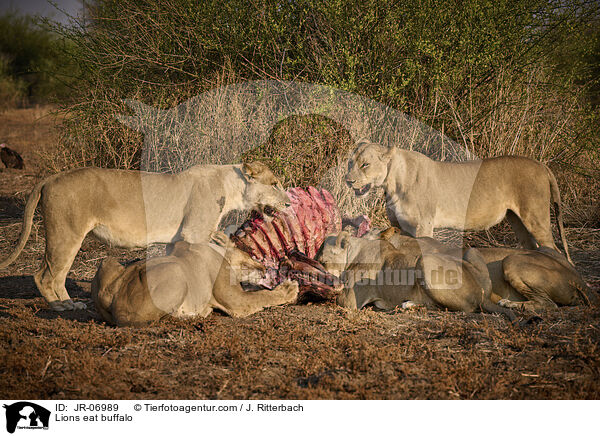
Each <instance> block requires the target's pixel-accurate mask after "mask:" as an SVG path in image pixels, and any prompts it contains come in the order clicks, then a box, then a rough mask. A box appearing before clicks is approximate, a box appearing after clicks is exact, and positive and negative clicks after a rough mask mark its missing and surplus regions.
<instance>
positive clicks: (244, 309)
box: [211, 280, 298, 317]
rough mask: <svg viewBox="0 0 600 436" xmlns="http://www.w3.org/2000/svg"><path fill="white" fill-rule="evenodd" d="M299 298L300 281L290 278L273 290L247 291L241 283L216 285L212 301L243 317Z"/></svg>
mask: <svg viewBox="0 0 600 436" xmlns="http://www.w3.org/2000/svg"><path fill="white" fill-rule="evenodd" d="M297 298H298V283H297V282H292V281H289V280H288V281H285V282H283V283H282V284H280V285H279V286H277V287H276V288H275V289H273V290H272V291H255V292H246V291H244V290H243V289H242V287H241V286H240V285H229V284H225V285H222V286H215V288H214V289H213V298H212V301H211V303H212V305H213V307H215V308H217V309H220V310H222V311H223V312H225V313H227V314H228V315H231V316H235V317H242V316H248V315H251V314H253V313H256V312H258V311H260V310H262V309H264V308H265V307H270V306H278V305H280V304H286V303H293V302H294V301H296V299H297Z"/></svg>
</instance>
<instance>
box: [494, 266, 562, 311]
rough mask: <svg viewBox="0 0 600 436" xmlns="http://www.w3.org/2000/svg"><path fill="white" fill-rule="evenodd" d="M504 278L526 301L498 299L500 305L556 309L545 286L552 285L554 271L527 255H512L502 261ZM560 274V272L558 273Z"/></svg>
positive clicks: (527, 308) (532, 308) (529, 308)
mask: <svg viewBox="0 0 600 436" xmlns="http://www.w3.org/2000/svg"><path fill="white" fill-rule="evenodd" d="M502 269H503V271H504V278H505V280H506V281H507V282H508V283H509V284H510V286H512V287H513V288H514V289H515V290H516V291H517V292H518V293H519V294H521V295H523V297H525V298H526V300H527V301H524V302H520V301H519V302H517V301H510V300H508V299H503V300H500V302H499V303H498V304H499V305H500V306H504V307H511V308H521V309H526V310H536V309H556V308H557V307H558V306H557V305H556V303H555V302H554V301H553V300H552V298H551V297H550V295H549V292H548V290H547V289H546V288H548V286H552V282H553V281H554V280H555V278H556V277H555V275H556V274H557V273H556V271H554V270H552V269H547V268H544V267H542V266H541V265H539V264H537V263H535V261H532V260H530V256H528V255H518V254H517V255H512V256H508V257H507V258H505V259H504V260H503V262H502ZM558 275H559V276H560V273H558Z"/></svg>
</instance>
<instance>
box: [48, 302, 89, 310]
mask: <svg viewBox="0 0 600 436" xmlns="http://www.w3.org/2000/svg"><path fill="white" fill-rule="evenodd" d="M60 303H61V304H62V307H63V308H62V309H54V310H83V309H87V306H86V304H85V303H82V302H80V301H77V302H75V301H73V300H63V301H61V302H60Z"/></svg>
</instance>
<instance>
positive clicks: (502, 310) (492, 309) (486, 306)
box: [481, 298, 517, 322]
mask: <svg viewBox="0 0 600 436" xmlns="http://www.w3.org/2000/svg"><path fill="white" fill-rule="evenodd" d="M481 309H483V311H484V312H487V313H499V314H501V315H504V316H506V317H507V318H508V319H509V321H510V322H513V321H514V320H515V319H517V316H516V315H515V313H514V312H513V311H512V310H510V309H508V308H506V307H502V306H500V305H498V304H495V303H492V302H491V301H487V300H486V299H485V298H484V299H483V301H482V302H481Z"/></svg>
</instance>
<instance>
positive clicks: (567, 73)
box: [51, 0, 600, 209]
mask: <svg viewBox="0 0 600 436" xmlns="http://www.w3.org/2000/svg"><path fill="white" fill-rule="evenodd" d="M88 15H89V16H90V17H91V21H90V22H89V23H85V25H84V24H83V23H82V24H81V25H76V26H73V27H69V28H65V27H57V28H56V29H55V31H57V33H59V34H60V35H61V36H62V37H63V38H65V39H66V40H68V41H69V43H70V45H69V46H67V47H65V52H64V55H63V56H66V57H68V58H69V59H73V61H74V62H75V63H76V64H77V66H78V68H79V70H80V77H79V79H80V80H79V81H78V82H77V84H76V85H75V89H74V90H73V92H72V93H71V98H72V100H71V102H70V104H67V105H65V110H66V111H67V112H68V121H67V123H66V124H65V131H64V140H63V141H62V146H63V148H62V150H61V153H59V154H58V155H56V156H54V157H53V158H52V162H51V165H52V166H53V167H54V168H55V169H63V168H66V167H72V166H82V165H99V166H108V167H127V168H130V167H134V168H135V167H140V165H141V164H142V160H143V159H144V157H143V153H142V141H143V139H142V138H143V136H142V134H140V132H134V131H132V130H130V129H128V128H126V127H124V126H123V125H122V124H120V123H119V122H118V121H117V120H116V118H115V114H119V113H120V114H123V113H128V111H129V108H128V107H127V106H126V105H125V104H124V103H123V99H136V100H140V101H142V102H144V103H146V104H148V105H152V106H154V107H157V108H162V109H166V108H172V107H175V105H177V104H179V103H182V102H184V101H186V100H187V99H189V98H190V97H193V96H195V95H198V94H201V93H203V92H206V91H208V90H210V89H215V88H218V87H221V86H227V85H230V84H234V83H237V82H240V81H247V80H286V81H300V82H309V83H319V84H324V85H329V86H333V87H336V88H339V89H341V90H345V91H348V92H352V93H355V94H357V95H360V96H364V97H367V98H372V99H375V100H377V101H380V102H382V103H384V104H386V105H389V106H390V107H392V108H395V109H397V110H399V111H402V112H405V113H407V114H409V115H411V116H412V117H414V118H416V119H418V120H420V121H422V122H423V123H425V124H427V125H431V126H433V127H434V128H435V129H437V130H439V131H441V132H443V134H445V135H447V136H449V137H450V138H452V139H453V140H455V141H456V142H458V143H460V144H461V145H463V146H464V147H466V148H468V149H469V150H471V151H473V152H474V153H476V154H478V155H480V156H482V157H486V156H495V155H500V154H509V153H510V154H523V155H527V156H531V157H534V158H536V159H539V160H542V161H544V162H547V163H550V164H552V165H553V167H554V168H557V169H559V170H561V171H562V170H565V171H570V172H575V171H576V172H577V173H580V174H584V177H587V180H588V183H587V184H588V186H591V188H590V189H591V190H592V191H591V194H586V195H588V197H591V196H593V195H595V192H597V191H594V190H596V189H597V174H598V173H597V167H596V165H597V155H596V153H597V150H598V135H597V121H598V120H597V115H596V114H597V112H596V111H595V107H594V104H595V102H596V101H597V94H594V93H597V88H594V86H596V84H597V83H596V84H595V83H594V82H593V80H592V78H593V77H594V76H593V69H594V68H596V71H597V64H595V63H594V59H597V56H598V53H599V49H600V47H599V46H598V45H597V44H596V42H597V36H594V35H598V27H597V23H598V5H597V4H594V3H590V2H586V1H583V0H582V1H578V0H570V1H566V2H561V4H560V7H558V6H557V5H556V2H554V1H550V0H534V1H531V0H516V1H511V2H497V1H492V0H488V1H483V2H481V1H476V0H470V1H467V2H459V1H449V2H433V1H425V2H423V1H417V0H409V1H405V2H396V1H394V0H368V1H366V2H365V1H360V2H358V1H356V2H355V1H343V2H342V1H331V2H321V1H316V0H296V1H289V2H268V1H258V2H246V1H242V0H230V1H227V2H216V1H208V2H203V3H202V5H200V4H197V3H195V2H193V1H189V0H167V1H161V2H158V1H155V0H119V1H117V0H96V1H95V2H93V3H92V5H91V6H90V9H89V14H88ZM594 44H596V45H594ZM582 47H584V48H582ZM575 48H577V50H575ZM565 50H570V53H571V55H572V57H571V63H566V62H565V61H564V59H565V58H568V55H567V54H565ZM236 110H237V108H236V107H235V106H232V107H231V111H232V112H235V111H236ZM292 124H293V125H292ZM201 127H202V126H200V127H199V128H201ZM208 128H209V129H210V126H208ZM284 132H285V134H284ZM356 139H358V138H352V140H356ZM347 142H348V140H347V138H345V137H344V134H342V133H340V132H339V126H336V125H335V123H332V122H331V121H329V120H324V119H322V118H319V117H316V118H314V117H313V118H310V117H309V118H308V119H307V118H303V117H295V118H293V119H291V120H288V121H286V122H285V123H284V124H282V125H280V127H279V130H278V131H276V132H274V133H273V135H272V136H271V138H270V139H269V140H268V141H267V142H266V143H264V144H263V145H262V146H261V147H260V148H259V150H256V151H255V152H254V154H252V156H258V157H260V158H262V159H265V160H267V161H269V162H270V163H271V164H272V165H274V166H275V167H276V169H277V170H278V171H280V173H281V174H282V175H284V176H285V177H287V179H288V181H289V182H290V183H312V182H313V181H314V180H315V177H316V176H318V175H319V173H320V171H322V170H323V171H324V170H325V168H326V167H327V166H328V165H330V164H332V165H333V162H334V160H335V159H333V156H336V159H337V157H338V156H339V155H340V153H341V152H335V153H334V152H333V150H338V151H339V150H342V151H344V150H345V149H346V147H347V145H346V144H347ZM311 145H312V146H313V147H311ZM314 145H316V146H314ZM342 145H343V146H342ZM156 153H158V154H160V153H161V151H160V150H156ZM197 156H198V159H200V160H201V159H202V158H201V156H202V153H198V154H197ZM193 162H194V159H181V162H180V163H179V164H178V163H177V162H175V163H174V162H171V161H169V164H168V165H167V166H166V167H165V168H163V167H161V166H160V165H159V166H157V167H156V168H157V169H161V170H164V169H167V170H177V169H181V168H182V167H185V166H189V165H191V164H192V163H193ZM591 177H594V178H593V179H591ZM568 179H569V178H562V179H561V180H563V181H565V180H567V181H568ZM339 191H340V192H342V187H339ZM563 191H565V192H567V193H568V192H569V191H570V190H569V189H568V188H567V189H563ZM569 201H570V202H571V203H572V207H573V209H575V208H576V205H575V200H574V199H569Z"/></svg>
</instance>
